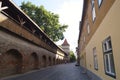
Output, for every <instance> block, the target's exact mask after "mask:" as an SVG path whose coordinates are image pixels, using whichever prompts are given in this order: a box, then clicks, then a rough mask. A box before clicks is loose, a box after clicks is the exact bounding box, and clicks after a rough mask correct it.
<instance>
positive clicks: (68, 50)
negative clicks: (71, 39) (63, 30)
mask: <svg viewBox="0 0 120 80" xmlns="http://www.w3.org/2000/svg"><path fill="white" fill-rule="evenodd" d="M61 46H62V49H63V50H64V51H65V52H66V53H67V54H68V56H67V58H68V61H69V60H70V45H69V43H68V42H67V39H65V40H64V42H63V44H62V45H61Z"/></svg>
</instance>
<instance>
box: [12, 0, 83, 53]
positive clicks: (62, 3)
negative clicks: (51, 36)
mask: <svg viewBox="0 0 120 80" xmlns="http://www.w3.org/2000/svg"><path fill="white" fill-rule="evenodd" d="M13 1H14V2H15V3H16V4H17V5H18V6H20V5H21V2H23V1H25V2H27V1H30V2H32V3H33V4H35V5H37V6H40V5H43V6H44V7H45V9H47V10H48V11H51V12H53V13H55V14H58V15H59V17H60V20H59V21H60V23H61V24H67V25H68V26H69V27H68V28H67V29H66V32H65V33H64V35H65V38H66V39H67V41H68V43H69V44H70V49H71V50H73V51H74V52H75V48H76V47H77V42H78V35H79V22H80V20H81V15H82V7H83V0H13ZM62 43H63V41H58V42H57V45H61V44H62Z"/></svg>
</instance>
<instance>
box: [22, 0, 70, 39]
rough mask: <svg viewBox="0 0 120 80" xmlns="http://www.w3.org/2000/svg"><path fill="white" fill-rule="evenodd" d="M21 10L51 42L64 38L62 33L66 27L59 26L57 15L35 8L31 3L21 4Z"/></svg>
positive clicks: (39, 7) (41, 7) (42, 7)
mask: <svg viewBox="0 0 120 80" xmlns="http://www.w3.org/2000/svg"><path fill="white" fill-rule="evenodd" d="M21 9H22V10H23V11H24V12H25V13H26V14H27V15H28V16H29V17H30V18H31V19H33V21H35V22H36V23H37V24H38V26H40V28H41V29H42V30H43V31H44V32H45V33H46V34H47V35H48V36H49V37H50V38H51V39H52V40H53V41H58V40H60V39H61V40H62V39H63V38H64V35H63V32H65V29H66V28H67V27H68V25H65V24H64V25H61V24H60V23H59V16H58V15H57V14H54V13H52V12H50V11H47V10H46V9H45V8H44V6H36V5H34V4H32V3H31V2H27V3H25V2H22V5H21Z"/></svg>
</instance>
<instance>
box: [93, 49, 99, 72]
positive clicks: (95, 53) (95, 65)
mask: <svg viewBox="0 0 120 80" xmlns="http://www.w3.org/2000/svg"><path fill="white" fill-rule="evenodd" d="M93 58H94V68H95V69H96V70H98V59H97V52H96V47H94V48H93Z"/></svg>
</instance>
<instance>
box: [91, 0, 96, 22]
mask: <svg viewBox="0 0 120 80" xmlns="http://www.w3.org/2000/svg"><path fill="white" fill-rule="evenodd" d="M94 4H95V1H94V0H92V20H93V21H94V20H95V18H96V13H95V5H94Z"/></svg>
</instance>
